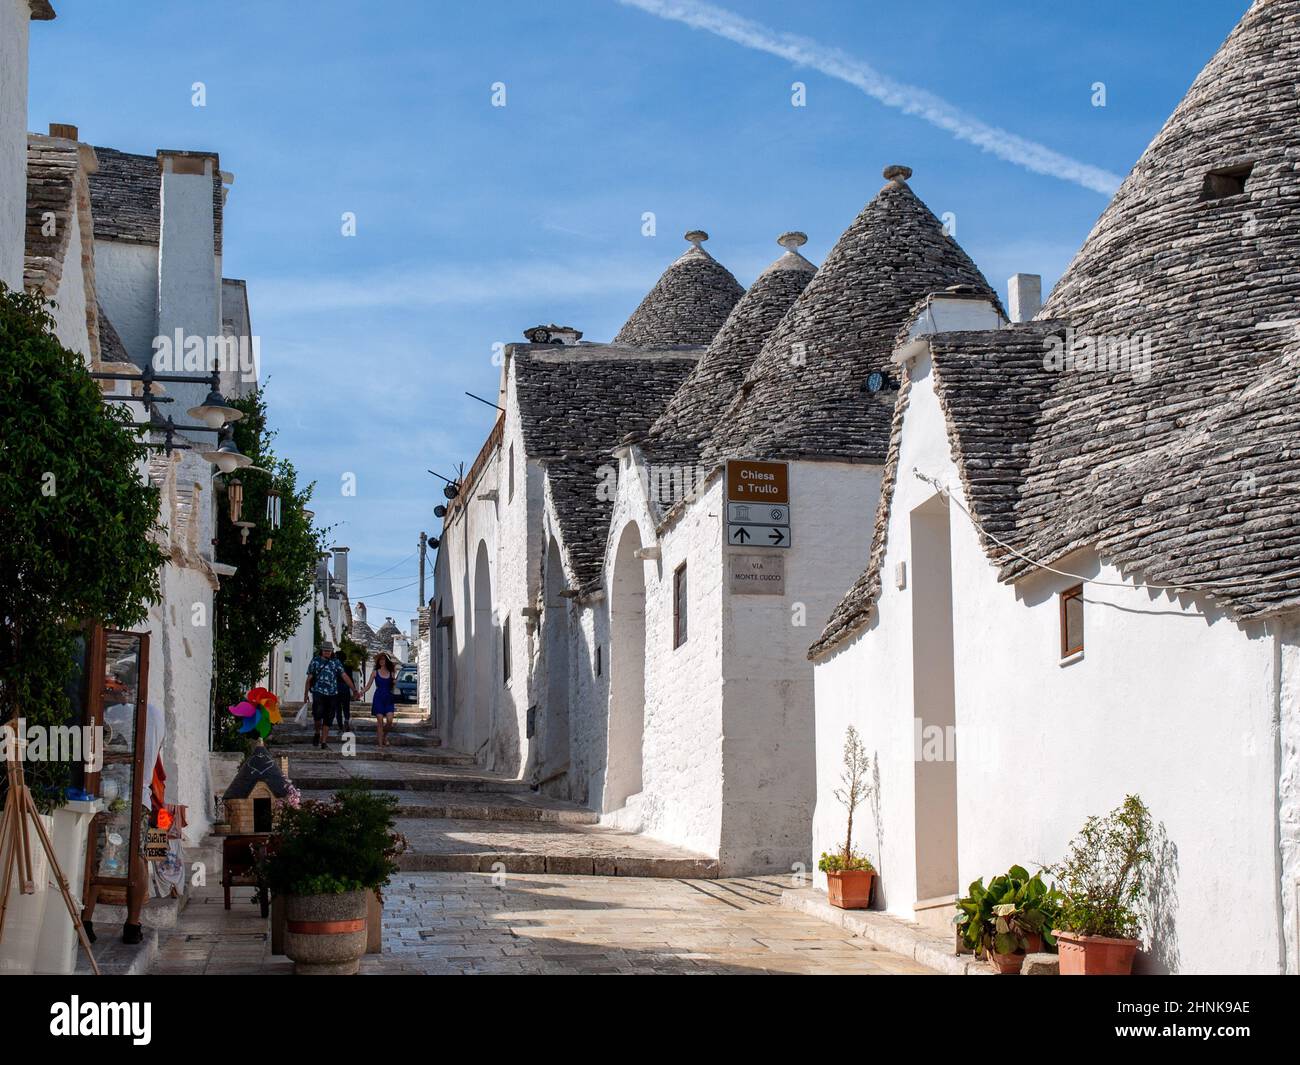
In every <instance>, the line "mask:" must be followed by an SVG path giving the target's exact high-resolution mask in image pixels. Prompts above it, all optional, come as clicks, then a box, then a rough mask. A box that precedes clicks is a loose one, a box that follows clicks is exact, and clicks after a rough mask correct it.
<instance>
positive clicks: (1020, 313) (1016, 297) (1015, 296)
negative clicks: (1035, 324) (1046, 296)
mask: <svg viewBox="0 0 1300 1065" xmlns="http://www.w3.org/2000/svg"><path fill="white" fill-rule="evenodd" d="M1007 304H1008V307H1007V309H1008V310H1009V311H1010V312H1011V320H1012V321H1013V322H1028V321H1030V320H1031V319H1032V318H1033V317H1034V315H1036V314H1037V313H1038V312H1039V311H1040V310H1042V307H1043V279H1042V277H1040V276H1039V275H1038V274H1013V275H1012V277H1011V279H1010V280H1009V281H1008V282H1007Z"/></svg>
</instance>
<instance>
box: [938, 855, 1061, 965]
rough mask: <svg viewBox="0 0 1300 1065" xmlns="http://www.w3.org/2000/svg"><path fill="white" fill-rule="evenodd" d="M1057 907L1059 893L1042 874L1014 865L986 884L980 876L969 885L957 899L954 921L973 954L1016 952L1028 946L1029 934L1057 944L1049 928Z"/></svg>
mask: <svg viewBox="0 0 1300 1065" xmlns="http://www.w3.org/2000/svg"><path fill="white" fill-rule="evenodd" d="M1060 907H1061V895H1060V893H1059V892H1058V891H1057V890H1056V889H1055V888H1054V887H1048V886H1047V884H1045V883H1044V882H1043V877H1042V874H1041V873H1035V874H1034V875H1033V876H1030V875H1029V872H1028V871H1027V870H1026V869H1025V868H1024V867H1023V866H1020V865H1013V866H1012V867H1011V868H1010V869H1008V870H1007V872H1006V874H1005V875H1003V876H995V877H994V878H993V879H992V880H990V881H989V886H988V887H985V886H984V878H983V877H980V878H979V879H978V880H976V881H975V882H974V883H973V884H971V886H970V888H969V889H968V894H967V895H966V896H965V897H963V898H960V899H958V900H957V916H956V918H955V921H956V924H957V931H958V932H959V934H960V935H961V938H962V942H963V943H965V944H966V946H967V947H969V948H970V949H971V950H972V951H974V952H975V953H976V954H980V955H983V954H986V953H988V952H989V951H996V952H997V953H998V954H1015V953H1018V952H1020V951H1024V950H1027V949H1028V947H1029V937H1030V936H1041V937H1042V939H1043V942H1044V943H1046V944H1047V945H1048V946H1049V947H1050V946H1055V945H1056V939H1055V938H1054V937H1053V935H1052V928H1053V927H1054V924H1055V922H1056V919H1057V915H1058V913H1059V912H1060Z"/></svg>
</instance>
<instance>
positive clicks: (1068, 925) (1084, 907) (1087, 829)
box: [1051, 795, 1152, 976]
mask: <svg viewBox="0 0 1300 1065" xmlns="http://www.w3.org/2000/svg"><path fill="white" fill-rule="evenodd" d="M1151 862H1152V854H1151V814H1150V812H1149V811H1148V810H1147V808H1146V806H1145V805H1144V804H1143V802H1142V800H1141V799H1140V798H1139V797H1138V796H1136V795H1129V796H1126V797H1125V799H1124V802H1123V803H1122V804H1121V805H1120V806H1118V807H1116V808H1115V809H1114V810H1112V811H1111V812H1110V813H1109V814H1107V815H1106V816H1105V817H1104V818H1102V817H1096V816H1093V817H1089V818H1088V820H1087V821H1086V822H1085V823H1084V826H1083V828H1082V829H1081V830H1080V832H1079V834H1078V835H1077V836H1076V837H1075V838H1074V840H1073V841H1072V842H1071V843H1070V849H1069V853H1068V854H1067V855H1066V857H1065V859H1064V861H1062V862H1061V863H1060V864H1059V865H1057V866H1055V867H1054V868H1053V869H1052V870H1051V872H1052V874H1053V875H1054V876H1055V878H1056V880H1057V886H1058V887H1059V888H1060V889H1061V893H1062V895H1063V896H1064V900H1063V902H1062V904H1061V912H1060V916H1059V917H1058V918H1057V921H1056V938H1057V940H1058V941H1059V950H1060V955H1061V975H1062V976H1094V975H1100V976H1127V975H1128V974H1129V973H1131V972H1132V971H1133V958H1134V956H1135V955H1136V953H1137V947H1138V938H1137V937H1138V933H1139V931H1140V929H1141V924H1142V915H1141V909H1140V907H1141V905H1142V900H1143V898H1144V896H1145V894H1146V878H1147V875H1148V872H1149V870H1150V866H1151Z"/></svg>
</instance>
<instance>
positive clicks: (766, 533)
mask: <svg viewBox="0 0 1300 1065" xmlns="http://www.w3.org/2000/svg"><path fill="white" fill-rule="evenodd" d="M727 543H729V544H735V545H736V546H737V547H789V546H790V526H788V525H734V524H732V523H731V522H728V523H727Z"/></svg>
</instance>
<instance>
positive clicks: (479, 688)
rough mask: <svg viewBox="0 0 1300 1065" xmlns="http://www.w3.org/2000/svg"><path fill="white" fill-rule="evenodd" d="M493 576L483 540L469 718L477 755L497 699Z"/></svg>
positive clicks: (476, 575)
mask: <svg viewBox="0 0 1300 1065" xmlns="http://www.w3.org/2000/svg"><path fill="white" fill-rule="evenodd" d="M492 606H493V604H492V573H491V571H490V569H489V568H488V550H487V544H486V543H485V542H484V541H482V540H480V541H479V545H478V551H477V553H476V554H475V556H474V629H473V638H472V640H471V646H472V647H473V648H474V688H473V700H474V701H473V711H472V713H471V714H470V715H469V717H470V723H471V730H470V743H469V748H470V752H471V753H473V752H476V751H477V750H478V749H479V747H480V746H482V744H483V741H484V740H486V739H487V738H488V734H489V732H490V730H491V727H492V706H493V702H494V700H495V698H496V681H497V668H496V665H497V631H496V624H495V619H494V612H493V609H492Z"/></svg>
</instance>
